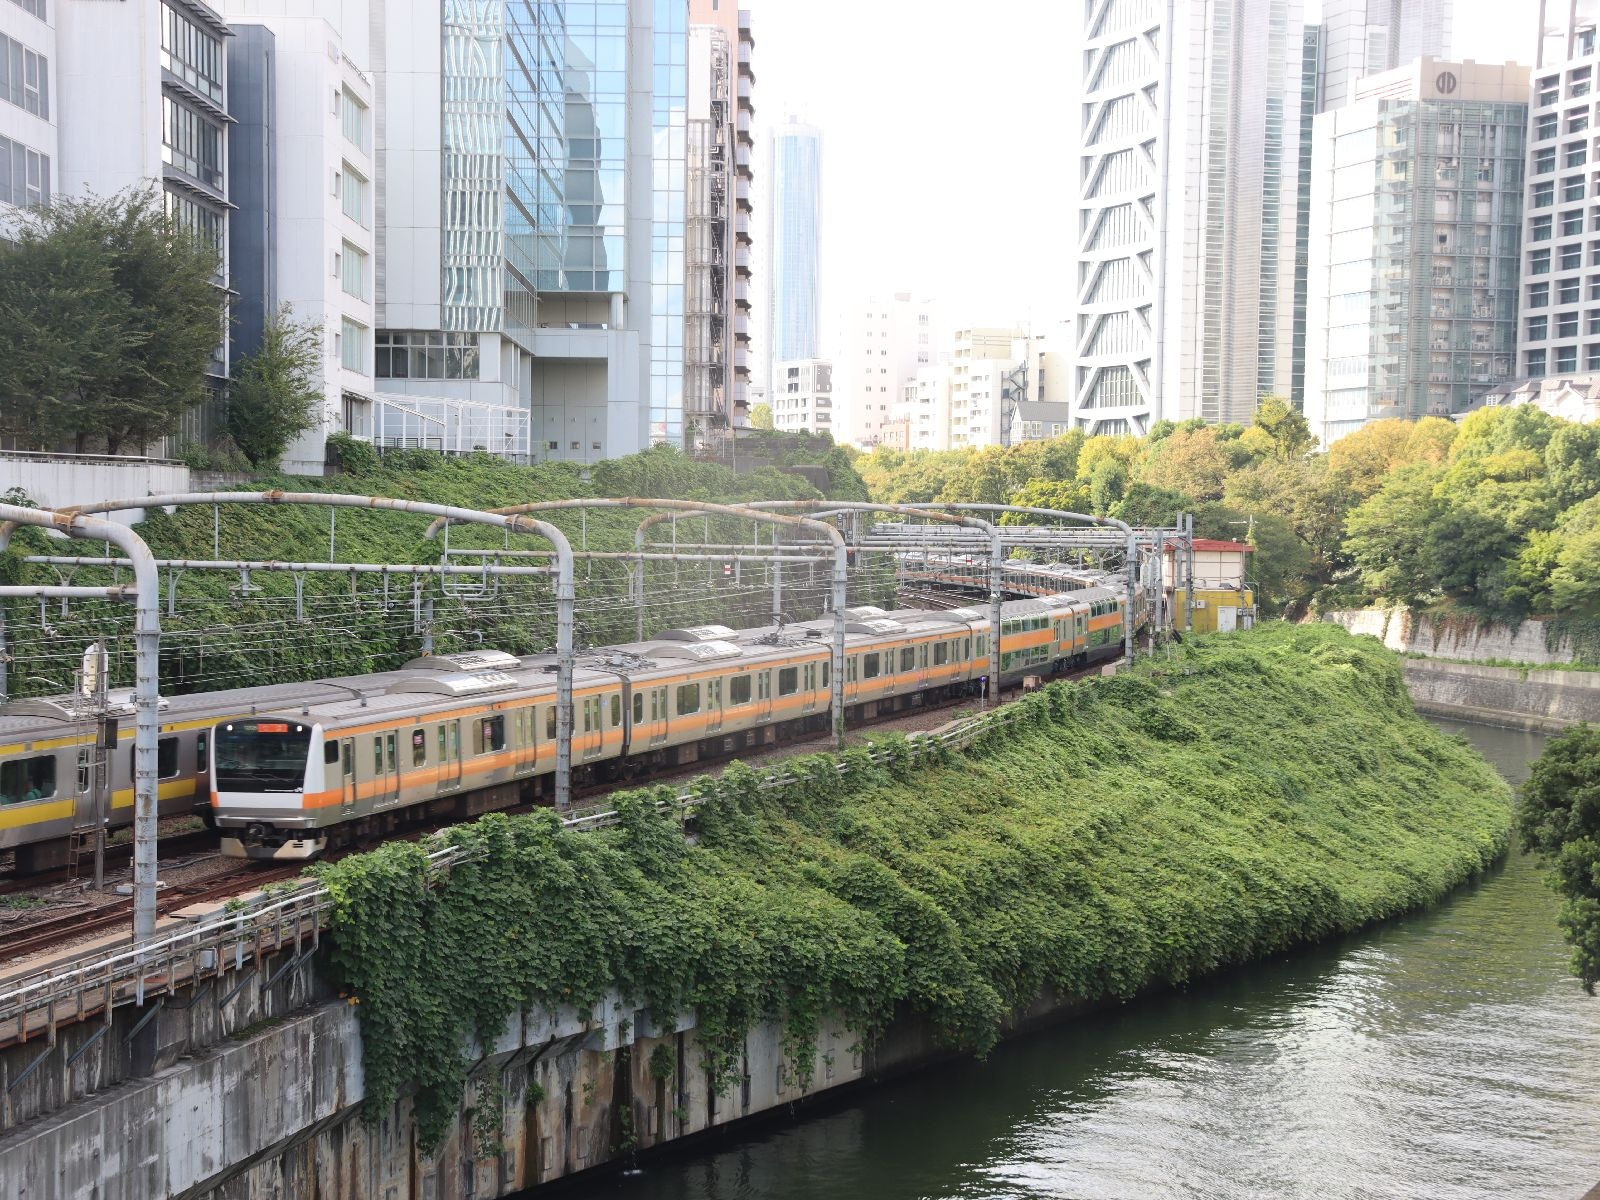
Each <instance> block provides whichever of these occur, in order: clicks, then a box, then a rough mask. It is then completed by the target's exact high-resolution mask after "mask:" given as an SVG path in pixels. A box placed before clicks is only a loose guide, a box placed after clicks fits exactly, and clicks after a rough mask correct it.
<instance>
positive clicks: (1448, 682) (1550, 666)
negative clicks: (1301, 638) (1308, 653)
mask: <svg viewBox="0 0 1600 1200" xmlns="http://www.w3.org/2000/svg"><path fill="white" fill-rule="evenodd" d="M1322 619H1323V620H1324V621H1327V622H1330V623H1332V624H1336V625H1340V626H1343V627H1344V628H1345V629H1347V630H1349V631H1350V632H1351V633H1357V634H1366V635H1367V636H1369V637H1375V638H1377V639H1378V640H1379V641H1381V642H1383V644H1384V645H1386V646H1388V647H1389V648H1390V649H1391V650H1396V651H1399V652H1400V653H1401V654H1404V655H1407V659H1406V662H1405V667H1404V670H1405V680H1406V687H1407V689H1408V690H1409V691H1410V692H1411V699H1412V701H1413V702H1414V703H1415V704H1416V706H1417V709H1418V710H1419V711H1421V712H1425V713H1431V714H1433V715H1435V716H1443V717H1457V718H1460V719H1461V720H1464V721H1478V722H1480V723H1483V724H1486V725H1502V726H1506V727H1508V728H1512V729H1532V730H1538V731H1540V732H1558V731H1560V730H1562V729H1565V728H1566V727H1567V726H1569V725H1575V724H1577V723H1579V722H1580V721H1591V722H1596V723H1600V672H1591V671H1582V670H1562V669H1559V668H1560V667H1561V665H1562V664H1565V663H1570V662H1572V661H1573V659H1574V658H1575V657H1576V654H1575V653H1574V648H1573V646H1572V643H1571V639H1570V638H1567V637H1565V636H1556V637H1551V636H1549V634H1548V632H1547V622H1545V621H1540V620H1531V621H1521V622H1518V623H1516V624H1505V623H1502V622H1487V623H1484V624H1477V623H1475V622H1472V621H1470V620H1462V619H1446V618H1440V617H1435V616H1430V615H1428V614H1426V613H1414V612H1412V611H1410V610H1409V609H1405V608H1358V609H1349V610H1345V611H1340V612H1329V613H1324V614H1323V617H1322ZM1507 663H1512V664H1522V665H1512V666H1507V665H1506V664H1507ZM1535 668H1546V669H1542V670H1540V669H1535Z"/></svg>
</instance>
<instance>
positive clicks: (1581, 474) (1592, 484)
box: [1544, 425, 1600, 508]
mask: <svg viewBox="0 0 1600 1200" xmlns="http://www.w3.org/2000/svg"><path fill="white" fill-rule="evenodd" d="M1544 465H1545V477H1546V479H1547V480H1548V481H1549V485H1550V494H1551V495H1552V496H1553V497H1554V498H1555V501H1556V503H1558V504H1560V505H1561V506H1562V507H1563V508H1566V507H1570V506H1571V505H1574V504H1577V503H1578V502H1579V501H1580V500H1587V499H1588V498H1589V497H1590V496H1594V495H1600V425H1563V426H1561V428H1559V429H1557V430H1556V431H1555V432H1554V433H1553V434H1551V435H1550V441H1549V442H1548V443H1547V444H1546V446H1545V448H1544Z"/></svg>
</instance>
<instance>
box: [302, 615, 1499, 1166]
mask: <svg viewBox="0 0 1600 1200" xmlns="http://www.w3.org/2000/svg"><path fill="white" fill-rule="evenodd" d="M1018 712H1019V713H1020V714H1021V720H1019V721H1018V722H1017V724H1016V725H1014V726H1013V727H1012V728H1011V729H1009V730H1007V731H1005V732H999V733H994V734H991V735H990V736H989V737H988V738H987V740H985V741H984V742H983V743H982V744H979V745H977V746H975V747H973V748H972V749H970V750H968V751H965V752H961V753H957V754H952V755H950V756H949V757H948V758H947V759H945V760H944V761H942V762H941V763H929V764H925V765H920V766H918V767H917V768H916V769H915V770H913V769H912V767H911V765H910V762H909V758H910V752H909V750H908V749H907V747H906V744H905V743H904V742H894V741H891V742H889V743H888V745H889V746H891V747H892V748H893V750H892V756H891V761H890V765H888V766H885V767H879V768H873V767H871V766H869V765H868V764H867V762H866V759H865V755H864V752H861V751H852V752H849V753H848V754H847V757H848V758H849V759H850V762H851V767H852V771H851V773H850V775H849V776H848V779H847V781H844V782H841V781H840V779H839V776H838V773H837V772H836V771H835V770H834V765H833V760H832V758H831V757H829V756H817V757H815V758H810V759H801V760H793V761H795V762H796V763H797V765H796V767H795V769H796V770H797V773H798V775H799V776H800V777H801V778H802V780H803V781H804V782H802V783H800V784H796V785H793V786H790V787H787V788H785V789H783V790H781V791H777V792H761V791H759V790H758V789H757V787H756V786H755V785H756V783H757V777H756V776H755V775H754V773H753V772H751V771H750V770H748V769H745V768H742V767H739V766H735V767H734V768H732V769H730V770H729V771H728V772H727V773H726V774H725V775H724V776H723V777H722V779H721V780H719V781H717V782H710V781H704V782H702V783H701V784H700V785H699V787H700V790H701V793H702V795H703V796H704V800H705V802H704V805H703V807H701V808H700V809H699V811H698V814H697V816H696V817H695V819H694V824H695V825H696V827H697V828H698V832H699V834H700V837H699V839H698V842H697V843H696V844H694V845H687V844H685V842H684V841H683V839H682V837H681V836H680V831H679V828H678V825H677V822H676V821H675V820H674V819H672V818H670V817H666V816H663V815H660V814H659V813H658V812H657V810H656V807H655V804H654V801H655V800H656V799H657V798H658V796H657V794H656V793H653V792H651V791H648V790H647V791H643V792H637V793H633V794H630V795H626V796H623V797H622V798H620V799H619V800H617V801H616V803H617V807H618V809H619V811H620V812H621V813H622V815H623V820H622V823H621V825H620V827H618V828H614V829H610V830H606V831H602V832H593V833H571V832H567V831H565V830H563V829H562V828H561V827H560V826H559V825H558V824H557V822H556V821H555V819H554V817H553V816H551V815H550V814H548V813H545V814H539V815H535V816H529V817H512V818H509V819H508V818H506V817H504V816H493V817H489V818H485V819H484V820H482V821H479V822H478V823H476V824H475V825H471V826H466V827H461V828H458V829H455V830H452V831H449V832H447V833H446V834H444V835H441V838H440V839H439V840H441V841H444V842H448V843H452V844H458V845H463V846H470V847H472V848H474V849H475V850H476V851H477V852H478V857H476V858H475V859H474V860H473V861H472V862H470V863H468V864H466V865H463V866H460V867H457V868H456V869H454V870H453V871H451V872H450V873H449V874H448V876H446V877H444V878H443V879H440V880H438V881H437V882H436V883H431V882H430V880H429V879H428V877H427V873H426V869H425V855H426V854H427V852H428V851H429V850H430V849H432V848H433V846H432V845H429V844H412V843H396V844H392V845H389V846H386V847H384V848H383V849H382V850H380V851H377V852H375V853H373V854H369V855H363V856H358V857H351V858H347V859H345V860H343V861H341V862H339V863H335V864H330V865H324V866H320V867H317V868H315V870H316V872H317V874H318V875H319V876H320V877H321V879H322V880H323V881H324V882H325V883H326V884H327V886H328V887H329V889H330V890H331V892H332V893H333V896H334V900H335V912H334V917H333V922H334V926H333V928H334V947H335V949H334V963H335V969H336V971H337V973H338V975H339V977H340V981H341V984H342V986H343V987H344V989H345V990H346V992H347V994H348V995H349V996H350V997H351V999H352V1001H353V1002H356V1003H358V1004H359V1012H360V1018H361V1022H362V1029H363V1047H364V1048H363V1054H364V1058H365V1074H366V1081H367V1094H368V1097H369V1099H370V1102H371V1103H372V1104H373V1106H374V1110H375V1111H376V1110H383V1109H385V1108H386V1107H387V1106H388V1105H389V1104H390V1103H392V1101H393V1100H394V1098H395V1096H396V1095H397V1094H399V1092H400V1091H401V1090H402V1089H403V1088H405V1087H406V1086H407V1085H408V1084H413V1083H414V1084H415V1085H417V1087H418V1089H419V1090H418V1099H417V1111H418V1116H419V1120H420V1122H421V1129H422V1133H423V1136H424V1138H425V1139H426V1140H427V1141H429V1142H430V1143H431V1142H432V1141H434V1140H436V1139H437V1138H438V1137H439V1136H440V1135H441V1132H442V1131H443V1130H444V1128H445V1127H446V1125H447V1123H448V1122H449V1121H450V1120H451V1119H452V1118H453V1114H454V1113H455V1111H456V1108H457V1105H458V1103H459V1101H460V1097H461V1088H462V1083H463V1079H464V1077H465V1073H466V1071H467V1069H468V1067H469V1064H468V1063H467V1061H466V1060H465V1059H464V1058H463V1056H462V1049H461V1047H462V1045H463V1037H464V1036H465V1035H468V1034H474V1033H475V1034H476V1035H477V1036H478V1037H479V1038H480V1040H487V1039H488V1038H490V1037H492V1036H493V1035H494V1034H495V1033H497V1032H498V1031H499V1030H500V1028H501V1027H502V1026H503V1024H504V1021H505V1019H506V1017H507V1016H508V1014H509V1013H510V1012H512V1011H513V1010H514V1009H515V1008H516V1007H517V1006H518V1005H522V1004H531V1005H536V1006H554V1005H559V1004H577V1005H585V1004H588V1003H591V1002H593V1001H595V1000H596V999H598V997H599V996H600V994H601V992H602V990H603V989H605V988H606V987H608V986H616V987H619V988H621V989H622V990H623V991H624V992H625V993H626V994H627V995H630V996H632V997H634V998H636V999H638V1000H640V1001H643V1002H644V1003H647V1004H648V1005H649V1006H650V1007H651V1008H652V1009H653V1010H655V1012H657V1013H658V1014H671V1013H675V1012H677V1011H679V1010H681V1009H683V1008H685V1007H688V1006H693V1007H694V1008H695V1009H696V1010H697V1012H698V1030H699V1034H700V1036H701V1037H702V1038H703V1039H704V1040H705V1043H706V1046H707V1048H708V1050H707V1054H708V1058H707V1063H706V1065H707V1066H708V1067H709V1069H711V1070H712V1071H713V1072H714V1073H715V1074H718V1075H720V1076H723V1077H726V1072H727V1071H728V1070H729V1069H730V1067H731V1066H732V1064H733V1063H734V1062H736V1049H737V1045H738V1042H739V1039H740V1037H741V1035H742V1033H743V1032H744V1031H745V1030H746V1029H747V1028H748V1027H749V1026H750V1025H751V1023H752V1022H755V1021H757V1020H761V1019H771V1020H775V1021H780V1022H782V1024H783V1027H784V1030H785V1039H786V1042H785V1044H786V1047H787V1048H788V1050H789V1052H790V1054H791V1055H798V1059H797V1061H796V1062H795V1063H794V1067H795V1068H796V1073H797V1075H799V1076H800V1077H802V1078H803V1077H804V1075H805V1072H806V1071H807V1069H808V1062H809V1059H810V1055H809V1054H807V1053H802V1050H803V1048H804V1047H805V1046H806V1045H807V1044H808V1042H809V1041H810V1039H811V1038H812V1036H813V1034H814V1033H815V1031H816V1029H817V1027H818V1022H819V1020H820V1019H821V1017H822V1016H823V1014H825V1013H827V1012H830V1011H832V1012H840V1013H842V1014H844V1016H845V1018H846V1019H847V1020H848V1021H849V1022H850V1024H851V1026H852V1028H853V1029H855V1030H858V1031H859V1032H860V1034H861V1036H862V1038H863V1039H865V1040H870V1039H871V1038H872V1037H873V1036H874V1035H875V1034H876V1033H877V1032H878V1031H880V1030H882V1029H883V1028H884V1026H885V1024H886V1023H887V1022H888V1021H889V1020H890V1019H891V1018H892V1017H893V1016H894V1015H895V1014H897V1013H899V1012H904V1011H910V1012H912V1013H915V1014H917V1015H919V1016H921V1017H923V1018H925V1019H927V1020H928V1021H929V1022H931V1024H932V1026H933V1027H934V1028H935V1029H936V1030H937V1032H938V1035H939V1036H940V1037H941V1038H942V1040H943V1041H944V1042H945V1043H946V1044H947V1045H950V1046H954V1047H964V1048H967V1049H969V1050H972V1051H975V1052H978V1053H982V1052H983V1051H985V1050H986V1049H987V1048H988V1047H989V1046H991V1045H992V1044H993V1043H994V1041H995V1040H996V1038H997V1037H998V1036H999V1035H1000V1034H1001V1032H1002V1031H1003V1029H1004V1026H1005V1022H1006V1020H1007V1018H1008V1015H1009V1014H1010V1012H1011V1011H1012V1010H1013V1009H1014V1008H1015V1007H1016V1006H1018V1005H1020V1004H1023V1003H1025V1002H1026V1001H1028V1000H1030V999H1031V998H1033V997H1035V996H1037V995H1039V994H1040V993H1041V991H1042V990H1043V989H1046V988H1053V989H1056V991H1057V992H1058V993H1060V994H1062V995H1064V996H1066V997H1078V998H1100V997H1127V996H1131V995H1134V994H1135V993H1137V992H1139V991H1140V990H1141V989H1145V988H1148V987H1152V986H1163V985H1172V984H1180V983H1182V982H1183V981H1185V980H1187V979H1191V978H1193V977H1195V976H1198V975H1202V974H1205V973H1207V972H1210V971H1215V970H1218V969H1220V968H1223V967H1225V966H1227V965H1229V964H1231V963H1238V962H1243V961H1245V960H1248V959H1252V958H1256V957H1259V956H1261V955H1264V954H1270V953H1273V952H1275V951H1279V950H1282V949H1286V948H1289V947H1293V946H1296V945H1301V944H1304V943H1307V942H1311V941H1314V940H1316V939H1319V938H1325V937H1328V936H1331V935H1334V934H1338V933H1341V932H1344V931H1347V930H1352V929H1356V928H1359V927H1361V926H1363V925H1366V924H1368V923H1370V922H1373V921H1379V920H1383V919H1385V918H1388V917H1391V916H1394V915H1396V914H1398V913H1402V912H1405V911H1407V910H1409V909H1412V908H1415V907H1417V906H1419V905H1424V904H1427V903H1430V902H1431V901H1434V900H1436V899H1438V898H1439V897H1440V896H1441V895H1443V894H1444V893H1445V892H1446V891H1448V890H1449V889H1450V888H1452V887H1454V886H1455V885H1457V884H1459V883H1460V882H1462V881H1463V880H1465V879H1468V878H1470V877H1472V876H1473V875H1474V874H1476V873H1477V872H1479V871H1481V870H1483V869H1484V868H1485V867H1486V866H1487V865H1489V864H1490V863H1491V862H1492V861H1494V860H1495V859H1496V858H1497V857H1498V856H1499V855H1500V854H1501V853H1502V852H1503V850H1504V849H1505V847H1506V843H1507V838H1508V834H1509V826H1510V808H1509V804H1508V800H1509V796H1508V793H1507V789H1506V787H1505V785H1504V783H1502V782H1501V781H1500V780H1499V778H1498V776H1496V774H1495V773H1494V772H1493V770H1491V769H1490V768H1489V767H1488V766H1487V765H1486V764H1484V763H1483V762H1482V760H1481V759H1479V758H1478V757H1477V756H1476V755H1475V754H1474V753H1472V751H1471V750H1470V749H1469V748H1467V746H1466V745H1465V743H1463V742H1461V741H1458V740H1455V739H1451V738H1448V737H1446V736H1444V735H1443V734H1441V733H1439V732H1438V731H1436V730H1435V729H1433V728H1432V727H1431V726H1429V725H1428V724H1426V723H1425V722H1424V721H1422V720H1421V719H1419V718H1418V717H1417V716H1416V715H1415V714H1414V713H1413V711H1412V709H1411V705H1410V702H1409V700H1408V699H1407V696H1406V693H1405V689H1404V687H1403V686H1402V683H1401V679H1400V671H1399V665H1398V660H1397V659H1396V658H1395V656H1393V655H1392V654H1390V653H1389V652H1387V651H1385V650H1383V649H1382V648H1381V647H1379V646H1378V645H1376V644H1375V643H1374V642H1372V641H1371V640H1370V639H1357V638H1352V637H1350V636H1349V635H1347V634H1345V633H1344V632H1343V631H1342V630H1339V629H1337V628H1334V627H1331V626H1308V627H1299V628H1296V627H1291V626H1284V625H1270V626H1266V627H1263V628H1261V629H1258V630H1257V631H1255V632H1254V633H1252V634H1250V635H1245V636H1231V637H1221V638H1215V637H1214V638H1203V639H1194V640H1191V641H1190V642H1189V643H1188V644H1186V645H1185V646H1183V647H1182V648H1179V649H1176V650H1175V651H1174V653H1173V655H1172V656H1171V657H1169V658H1167V659H1165V660H1162V661H1159V662H1157V663H1148V662H1147V663H1144V664H1141V666H1140V667H1139V668H1138V669H1137V670H1135V671H1131V672H1129V673H1127V674H1125V675H1123V676H1120V677H1118V678H1116V679H1112V680H1095V681H1091V682H1086V683H1080V684H1064V683H1063V684H1054V685H1052V686H1051V687H1049V688H1048V689H1046V690H1045V691H1044V692H1042V693H1040V694H1037V695H1035V696H1032V697H1028V698H1025V699H1024V700H1022V701H1019V702H1018Z"/></svg>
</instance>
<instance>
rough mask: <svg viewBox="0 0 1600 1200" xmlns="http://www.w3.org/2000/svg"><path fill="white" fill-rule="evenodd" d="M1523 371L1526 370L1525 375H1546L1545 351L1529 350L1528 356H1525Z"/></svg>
mask: <svg viewBox="0 0 1600 1200" xmlns="http://www.w3.org/2000/svg"><path fill="white" fill-rule="evenodd" d="M1523 370H1524V373H1526V374H1528V375H1543V374H1544V351H1543V350H1529V351H1528V352H1527V354H1526V355H1524V363H1523Z"/></svg>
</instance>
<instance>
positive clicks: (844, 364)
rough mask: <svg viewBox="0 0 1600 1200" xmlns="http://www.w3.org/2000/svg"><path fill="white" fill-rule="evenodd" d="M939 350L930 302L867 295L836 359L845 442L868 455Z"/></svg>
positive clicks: (853, 313)
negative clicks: (911, 384) (911, 383)
mask: <svg viewBox="0 0 1600 1200" xmlns="http://www.w3.org/2000/svg"><path fill="white" fill-rule="evenodd" d="M938 345H939V330H938V326H937V317H936V313H935V311H934V306H933V303H932V301H929V300H919V299H915V298H913V296H912V294H911V293H910V292H894V293H892V294H891V295H887V296H868V297H867V298H866V299H865V300H862V301H861V302H860V303H859V304H856V305H852V306H851V307H850V308H849V309H847V310H846V312H845V315H844V318H843V322H842V328H841V329H840V331H839V346H840V354H839V357H838V359H837V360H836V365H837V368H838V376H839V378H838V386H837V388H836V392H835V394H836V396H837V403H838V406H839V428H838V431H837V436H838V437H839V438H840V439H841V440H848V441H851V442H854V443H855V444H856V445H858V446H861V447H862V448H864V449H868V450H870V449H871V448H872V447H874V446H876V445H877V444H878V442H879V439H880V436H881V433H882V428H883V425H884V423H885V422H886V421H888V420H889V419H890V413H891V412H892V411H893V410H894V409H895V407H896V405H897V402H898V401H899V400H900V397H901V393H902V391H903V390H904V388H905V385H906V383H907V382H909V381H911V380H913V379H915V378H916V374H917V368H918V367H925V366H930V365H932V363H933V362H934V358H935V355H936V353H937V351H938Z"/></svg>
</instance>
